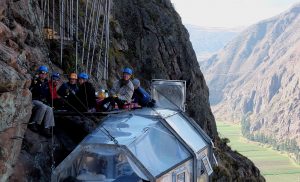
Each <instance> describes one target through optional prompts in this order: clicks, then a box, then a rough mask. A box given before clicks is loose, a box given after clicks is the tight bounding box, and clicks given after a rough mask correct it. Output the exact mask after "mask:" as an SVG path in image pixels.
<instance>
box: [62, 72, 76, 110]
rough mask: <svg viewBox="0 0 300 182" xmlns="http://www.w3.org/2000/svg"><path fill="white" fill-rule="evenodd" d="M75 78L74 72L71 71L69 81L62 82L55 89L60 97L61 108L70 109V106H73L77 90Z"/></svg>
mask: <svg viewBox="0 0 300 182" xmlns="http://www.w3.org/2000/svg"><path fill="white" fill-rule="evenodd" d="M77 78H78V77H77V74H76V73H71V74H70V75H69V81H68V82H66V83H63V84H62V85H61V86H60V87H59V89H58V91H57V93H58V95H60V96H61V98H62V101H63V104H62V105H63V108H65V109H67V110H72V108H73V107H75V105H74V104H75V101H76V93H77V92H78V86H77Z"/></svg>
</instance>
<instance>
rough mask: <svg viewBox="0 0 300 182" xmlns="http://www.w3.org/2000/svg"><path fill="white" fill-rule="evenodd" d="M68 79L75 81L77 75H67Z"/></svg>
mask: <svg viewBox="0 0 300 182" xmlns="http://www.w3.org/2000/svg"><path fill="white" fill-rule="evenodd" d="M69 79H76V80H77V74H76V73H71V74H70V75H69Z"/></svg>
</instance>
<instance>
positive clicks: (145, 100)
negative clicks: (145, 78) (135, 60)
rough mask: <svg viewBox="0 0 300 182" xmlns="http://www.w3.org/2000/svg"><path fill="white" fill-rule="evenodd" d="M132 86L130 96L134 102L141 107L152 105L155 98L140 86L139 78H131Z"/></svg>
mask: <svg viewBox="0 0 300 182" xmlns="http://www.w3.org/2000/svg"><path fill="white" fill-rule="evenodd" d="M132 83H133V86H134V92H133V96H132V100H133V102H134V103H138V104H139V105H140V106H142V107H154V105H155V100H153V99H152V98H151V95H150V94H149V93H148V92H147V91H146V90H145V89H143V88H142V87H141V83H140V80H138V79H136V78H135V79H133V80H132Z"/></svg>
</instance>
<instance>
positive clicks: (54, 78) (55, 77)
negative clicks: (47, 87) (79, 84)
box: [51, 72, 60, 80]
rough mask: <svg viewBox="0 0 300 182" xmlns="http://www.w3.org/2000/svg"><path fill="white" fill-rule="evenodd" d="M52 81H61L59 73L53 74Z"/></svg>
mask: <svg viewBox="0 0 300 182" xmlns="http://www.w3.org/2000/svg"><path fill="white" fill-rule="evenodd" d="M51 79H52V80H59V79H60V75H59V73H57V72H54V73H52V75H51Z"/></svg>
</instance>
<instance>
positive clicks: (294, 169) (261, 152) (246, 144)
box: [217, 122, 300, 182]
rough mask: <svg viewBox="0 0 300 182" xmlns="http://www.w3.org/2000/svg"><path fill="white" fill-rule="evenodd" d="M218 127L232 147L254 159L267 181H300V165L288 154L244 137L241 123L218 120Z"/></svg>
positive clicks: (221, 134)
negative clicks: (227, 122)
mask: <svg viewBox="0 0 300 182" xmlns="http://www.w3.org/2000/svg"><path fill="white" fill-rule="evenodd" d="M217 127H218V132H219V134H220V136H221V137H222V138H228V139H229V140H230V143H229V145H230V146H231V148H232V149H233V150H236V151H238V152H239V153H241V154H243V155H244V156H246V157H248V158H249V159H250V160H252V161H253V162H254V163H255V165H256V166H257V167H258V168H259V169H260V171H261V173H262V174H263V176H264V177H265V178H266V180H267V181H270V182H273V181H274V182H276V181H278V182H279V181H280V182H282V181H283V182H300V166H299V165H297V164H295V163H294V162H293V161H292V160H290V159H289V158H288V156H287V155H286V154H281V153H280V152H279V151H276V150H273V149H272V148H267V147H263V146H262V145H260V144H259V143H255V142H250V141H248V140H247V139H245V138H243V137H242V134H241V127H240V126H239V125H233V124H225V123H222V122H217Z"/></svg>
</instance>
